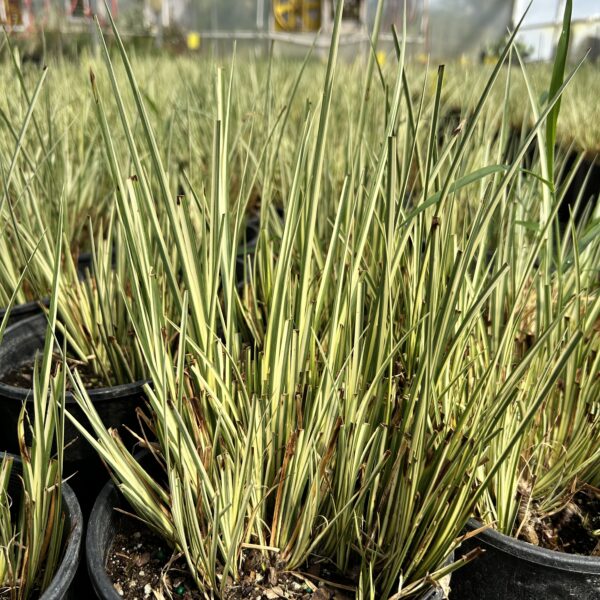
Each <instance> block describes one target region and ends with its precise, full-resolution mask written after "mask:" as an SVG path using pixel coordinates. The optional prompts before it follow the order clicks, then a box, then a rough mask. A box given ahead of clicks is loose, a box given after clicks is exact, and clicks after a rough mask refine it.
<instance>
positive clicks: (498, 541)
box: [467, 519, 600, 575]
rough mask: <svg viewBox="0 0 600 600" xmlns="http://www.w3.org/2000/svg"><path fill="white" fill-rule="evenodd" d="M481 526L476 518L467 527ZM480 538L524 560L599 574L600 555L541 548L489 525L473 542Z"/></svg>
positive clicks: (476, 527)
mask: <svg viewBox="0 0 600 600" xmlns="http://www.w3.org/2000/svg"><path fill="white" fill-rule="evenodd" d="M482 526H483V523H482V522H481V521H478V520H477V519H469V521H468V523H467V529H469V530H471V531H473V530H475V529H478V528H480V527H482ZM478 539H479V540H481V541H483V542H485V543H486V544H488V545H489V546H492V547H493V548H495V549H496V550H499V551H501V552H505V553H506V554H510V555H511V556H514V557H515V558H519V559H521V560H524V561H526V562H530V563H535V564H539V565H543V566H546V567H552V568H554V569H559V570H562V571H574V572H577V573H586V574H590V575H598V574H600V557H595V556H584V555H581V554H567V553H566V552H559V551H557V550H549V549H548V548H541V547H540V546H536V545H534V544H530V543H529V542H526V541H524V540H518V539H517V538H514V537H512V536H509V535H505V534H503V533H500V532H499V531H497V530H495V529H492V528H491V527H490V528H488V529H485V530H484V531H482V532H480V533H478V534H477V536H476V537H474V538H473V541H474V542H477V540H478Z"/></svg>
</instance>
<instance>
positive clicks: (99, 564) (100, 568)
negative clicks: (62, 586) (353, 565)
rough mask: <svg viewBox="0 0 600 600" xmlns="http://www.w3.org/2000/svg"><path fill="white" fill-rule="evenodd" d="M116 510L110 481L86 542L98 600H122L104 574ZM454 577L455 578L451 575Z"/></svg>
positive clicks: (431, 594)
mask: <svg viewBox="0 0 600 600" xmlns="http://www.w3.org/2000/svg"><path fill="white" fill-rule="evenodd" d="M117 508H121V509H123V508H125V505H124V501H123V500H122V499H121V496H120V494H119V492H118V490H117V488H116V486H115V484H114V483H113V482H112V481H109V482H108V483H107V484H106V485H105V486H104V487H103V488H102V490H101V492H100V494H99V495H98V498H97V499H96V502H95V503H94V507H93V509H92V512H91V515H90V518H89V521H88V526H87V534H86V539H85V555H86V563H87V570H88V575H89V578H90V581H91V583H92V587H93V589H94V592H96V595H97V596H98V598H100V599H101V600H121V596H120V595H119V594H118V593H117V591H116V590H115V588H114V587H113V583H112V581H111V579H110V577H109V576H108V574H107V572H106V563H107V561H108V558H109V553H110V550H111V548H112V545H113V540H114V539H115V536H116V534H117V533H118V529H119V521H120V519H122V516H121V513H120V512H118V511H117V510H115V509H117ZM453 577H454V576H453ZM444 598H446V595H445V593H444V591H443V590H442V588H441V587H432V588H431V589H430V590H428V591H427V592H426V593H424V594H423V595H422V596H420V597H419V598H417V599H415V600H444Z"/></svg>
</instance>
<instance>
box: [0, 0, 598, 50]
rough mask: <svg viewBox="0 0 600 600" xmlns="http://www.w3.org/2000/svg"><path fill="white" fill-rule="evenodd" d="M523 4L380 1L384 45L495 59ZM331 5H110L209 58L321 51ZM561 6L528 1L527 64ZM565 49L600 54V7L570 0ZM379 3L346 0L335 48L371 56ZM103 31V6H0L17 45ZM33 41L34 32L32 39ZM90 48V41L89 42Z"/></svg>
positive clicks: (257, 0) (270, 0)
mask: <svg viewBox="0 0 600 600" xmlns="http://www.w3.org/2000/svg"><path fill="white" fill-rule="evenodd" d="M528 3H529V0H406V2H405V1H404V0H387V1H386V2H385V8H384V14H383V21H382V32H383V36H382V43H383V44H385V43H387V44H391V43H392V36H391V33H390V32H391V26H392V25H395V26H396V27H397V28H398V30H402V27H403V19H404V16H406V29H407V41H408V43H409V48H410V51H411V54H412V56H413V57H416V58H418V59H423V60H424V59H425V57H428V56H431V57H433V58H434V59H439V58H444V59H460V60H463V61H485V60H486V59H487V58H492V59H493V56H494V54H495V51H496V49H497V48H499V47H500V46H501V44H502V41H503V40H504V39H505V36H506V32H507V30H508V29H509V28H511V27H512V26H514V25H515V23H516V22H518V20H519V19H520V17H521V16H522V14H523V12H524V11H525V9H526V7H527V5H528ZM333 5H334V3H333V1H332V0H108V8H109V9H110V11H111V12H112V14H113V15H114V16H115V18H116V20H117V22H118V24H119V27H120V29H121V31H122V32H123V33H124V34H125V35H126V36H130V37H133V38H135V37H139V38H146V39H151V40H152V41H153V43H154V45H157V46H160V45H163V44H165V43H169V44H170V45H171V46H172V47H174V48H176V49H178V50H179V51H186V50H187V51H198V52H202V51H210V50H214V49H215V48H219V49H221V48H223V49H226V48H228V47H231V45H232V44H231V40H234V39H236V40H239V41H242V40H245V41H244V42H243V43H244V47H246V46H248V47H250V48H252V47H253V46H255V47H256V49H258V50H263V49H264V48H265V47H266V46H267V45H266V44H265V40H267V41H268V40H274V41H275V42H276V46H277V48H278V49H279V51H281V52H285V51H286V49H287V50H289V49H291V48H293V47H295V46H300V47H302V46H308V45H311V44H312V43H313V41H314V37H315V35H318V32H320V37H319V38H318V40H317V46H318V47H326V46H327V44H328V39H329V37H328V34H329V33H330V30H331V24H332V17H333V14H332V13H333ZM563 5H564V0H534V1H533V3H532V6H531V9H530V11H529V13H528V15H527V17H526V18H525V21H524V23H523V26H522V28H521V33H520V41H521V42H522V49H523V51H524V53H525V55H526V56H527V57H528V58H529V60H549V59H551V58H552V56H553V53H554V48H555V46H556V41H557V39H558V35H559V33H560V21H561V18H560V15H562V12H563V7H564V6H563ZM573 5H574V6H573V35H572V43H571V52H572V53H574V54H575V55H576V56H580V55H582V54H583V53H584V52H585V51H587V50H588V49H590V50H591V52H590V54H591V58H592V59H594V58H596V59H597V58H598V56H599V54H600V2H599V1H598V0H575V2H574V3H573ZM376 7H377V0H349V1H348V2H346V6H345V8H344V31H343V38H342V44H343V46H345V47H346V48H347V49H346V54H350V56H352V55H355V54H358V53H360V52H366V51H367V50H368V44H369V42H368V39H369V38H368V34H369V31H370V30H371V29H372V27H373V22H374V19H375V13H376ZM95 14H96V15H97V16H98V18H99V20H100V22H101V23H103V24H106V20H107V19H106V17H107V15H106V6H105V2H104V0H64V1H61V0H0V22H2V23H3V24H4V26H5V27H6V28H7V29H8V30H10V31H12V32H14V34H15V35H18V36H20V37H22V38H24V39H27V37H28V36H29V37H30V38H33V37H34V36H36V35H37V34H39V32H40V31H44V33H45V35H47V36H50V37H51V36H53V35H54V36H56V35H59V36H61V39H65V40H68V38H69V36H70V35H72V36H77V35H79V36H81V35H86V32H90V33H89V35H90V36H91V35H92V33H91V32H93V31H94V30H93V28H92V27H91V26H90V25H91V22H92V17H93V15H95ZM37 37H38V38H39V35H37ZM92 43H93V42H92Z"/></svg>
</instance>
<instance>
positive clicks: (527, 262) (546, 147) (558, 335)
mask: <svg viewBox="0 0 600 600" xmlns="http://www.w3.org/2000/svg"><path fill="white" fill-rule="evenodd" d="M569 15H570V3H567V8H566V10H565V22H564V26H563V33H562V36H561V41H560V44H559V49H561V48H562V55H563V59H564V55H565V54H566V47H567V46H568V44H567V42H566V41H565V40H568V35H569V23H570V21H569ZM560 56H561V52H559V59H558V60H557V61H556V63H555V67H554V73H553V77H552V82H551V86H550V91H549V93H550V95H551V94H553V93H554V91H555V90H556V89H557V88H558V86H560V84H561V81H562V78H563V73H564V60H563V61H561V60H560ZM525 83H526V86H527V89H528V90H529V98H530V103H531V107H532V112H533V113H534V114H539V112H540V111H541V110H542V108H543V107H542V106H540V104H539V103H538V101H537V100H536V97H535V94H534V93H533V92H532V86H531V84H530V82H529V79H528V78H527V76H526V74H525ZM551 116H552V118H551V119H550V120H549V122H548V123H547V126H546V129H545V131H540V132H539V133H538V137H537V144H538V154H539V156H540V169H541V173H542V176H543V177H542V178H541V179H540V181H539V183H538V186H539V187H540V193H541V197H542V201H541V202H540V216H539V221H538V222H537V223H536V222H532V221H531V220H529V219H527V218H526V217H525V216H524V215H523V214H522V211H521V210H520V208H519V207H517V208H516V210H515V212H514V215H513V216H512V217H511V219H510V221H509V228H508V229H507V234H508V233H509V232H511V231H514V230H516V229H517V228H518V226H519V224H522V225H521V227H522V228H525V229H527V230H528V231H529V232H530V233H529V236H530V237H532V241H533V242H534V243H533V244H532V245H531V246H530V247H529V248H527V247H526V246H525V245H524V244H520V247H521V248H523V249H524V250H525V251H524V252H522V254H521V260H518V261H516V263H515V269H514V276H513V278H512V283H511V285H510V286H509V287H507V288H506V289H505V290H504V291H503V293H502V296H497V297H496V298H493V305H492V306H490V309H492V310H495V312H496V314H497V315H498V317H497V318H496V319H495V322H496V323H497V327H496V329H495V331H494V332H493V333H494V335H493V336H492V337H491V339H490V342H491V344H494V345H495V344H496V339H495V334H496V332H497V331H500V330H502V329H503V328H511V329H512V331H513V335H512V338H510V343H509V345H508V346H507V350H506V352H507V358H511V359H512V360H510V361H509V360H506V361H505V365H504V367H503V371H504V372H505V373H506V376H510V373H511V372H514V370H518V369H519V361H520V360H521V359H522V357H523V354H524V352H526V351H527V348H528V347H530V346H532V345H533V346H539V347H540V352H539V354H540V359H541V361H540V363H539V365H538V367H537V368H536V369H532V370H531V371H530V372H529V373H528V374H527V377H526V379H525V381H524V383H523V387H522V388H521V390H520V391H519V393H518V397H517V398H518V401H517V403H516V404H515V407H513V408H511V409H510V410H508V411H507V412H506V414H505V415H504V417H503V422H502V434H501V435H499V436H498V437H497V438H496V439H495V440H494V441H493V443H492V444H491V454H492V456H497V455H498V454H501V453H506V443H507V441H508V440H510V439H511V436H512V435H513V432H514V431H516V430H521V431H522V436H521V437H520V439H519V441H518V443H517V444H515V445H514V446H513V447H512V450H510V451H508V460H507V461H506V462H505V463H504V464H503V465H502V466H501V467H500V469H499V470H498V473H497V475H495V476H494V477H493V479H492V485H491V486H490V488H489V490H488V491H487V492H486V493H485V494H484V496H483V498H482V502H481V503H480V505H479V507H478V509H479V516H480V518H481V519H482V520H483V521H484V522H486V523H494V524H495V526H496V527H497V528H498V529H499V530H500V531H501V532H502V533H505V534H507V535H514V536H516V537H520V538H523V539H525V540H526V541H528V542H530V543H533V544H536V545H541V546H544V547H547V548H550V549H558V550H564V551H567V552H575V553H582V554H585V553H588V554H592V555H595V554H597V553H598V548H599V546H598V539H597V531H596V529H597V527H596V526H595V525H594V519H595V518H596V512H597V511H596V509H594V501H595V500H597V498H598V488H599V487H600V468H599V465H600V378H599V377H598V374H599V373H600V336H599V331H600V279H599V267H598V265H600V236H599V235H598V234H599V232H600V226H599V224H600V200H599V198H598V196H595V197H593V196H592V197H591V198H585V197H584V196H583V191H582V192H580V194H579V197H578V198H577V201H576V203H575V206H573V207H572V213H571V219H570V220H569V223H568V225H567V227H566V228H564V227H561V225H560V223H559V220H558V217H557V214H558V210H559V208H560V206H561V203H562V201H563V196H564V193H565V190H566V188H567V187H568V185H569V184H570V181H569V178H568V177H567V178H566V181H565V182H564V183H563V184H562V186H561V187H556V185H555V181H556V173H558V172H559V168H558V167H559V166H560V165H557V166H556V167H555V165H554V143H555V135H556V125H557V118H558V105H557V106H556V107H555V108H554V109H553V113H552V114H551ZM575 213H578V220H577V222H576V221H575V219H574V214H575ZM504 240H508V237H504ZM506 252H507V241H504V242H503V243H502V244H501V246H500V247H499V254H505V255H506ZM507 298H509V299H511V301H512V304H513V305H514V307H515V309H516V311H515V313H513V314H512V315H508V316H507V317H502V316H501V315H502V306H503V304H505V303H506V299H507ZM577 331H578V332H580V336H581V337H580V341H579V343H577V344H576V346H575V348H574V350H573V352H572V354H571V355H570V356H569V357H568V359H567V360H566V362H565V363H564V365H563V367H562V370H561V373H560V377H559V379H558V380H557V381H556V385H554V386H553V387H552V388H551V389H550V390H549V392H548V394H547V396H546V398H545V399H544V402H543V404H542V405H541V406H540V410H539V412H538V414H537V415H536V416H535V418H534V419H533V420H532V421H531V422H530V423H529V424H527V425H526V424H524V423H523V422H522V414H521V410H522V407H523V406H526V404H525V400H524V399H523V396H525V395H526V392H527V390H528V389H529V388H531V387H533V386H535V385H538V381H540V379H541V378H542V377H543V375H542V371H541V368H542V366H543V365H548V366H549V365H551V364H552V362H553V360H554V359H553V356H552V350H551V349H552V348H553V347H555V346H556V345H557V344H561V343H563V342H562V341H561V340H564V339H566V338H568V336H570V335H572V334H573V333H575V332H577ZM485 471H486V467H485V466H484V467H482V473H484V472H485ZM578 528H579V533H578V534H575V539H571V538H572V536H573V535H574V534H573V533H569V530H577V529H578ZM570 536H571V537H570ZM586 538H587V540H586ZM594 538H595V539H594Z"/></svg>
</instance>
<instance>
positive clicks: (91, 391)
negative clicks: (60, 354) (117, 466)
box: [0, 305, 152, 405]
mask: <svg viewBox="0 0 600 600" xmlns="http://www.w3.org/2000/svg"><path fill="white" fill-rule="evenodd" d="M23 306H24V305H23ZM42 318H43V315H34V316H32V317H28V318H27V319H23V320H21V321H18V322H17V323H14V324H12V325H10V326H9V327H7V328H6V331H5V332H4V337H5V338H6V337H7V334H9V333H10V332H11V331H14V330H15V329H18V328H19V327H24V326H26V325H27V324H28V323H31V322H33V321H35V320H37V319H42ZM151 383H152V380H150V379H138V380H137V381H132V382H130V383H120V384H118V385H113V386H105V387H97V388H86V392H87V394H88V396H89V398H90V400H91V401H92V402H94V403H97V402H103V401H106V400H118V399H119V398H123V397H126V396H131V395H133V394H134V393H136V392H140V391H141V390H142V388H143V387H144V386H145V385H150V384H151ZM31 393H32V390H31V388H24V387H17V386H14V385H8V384H7V383H3V382H2V381H0V396H1V397H3V398H8V399H10V400H16V401H19V402H26V401H28V400H29V399H30V396H31ZM65 403H66V404H67V405H76V404H77V400H76V399H75V397H74V396H73V393H72V392H69V391H67V392H66V394H65Z"/></svg>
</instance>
